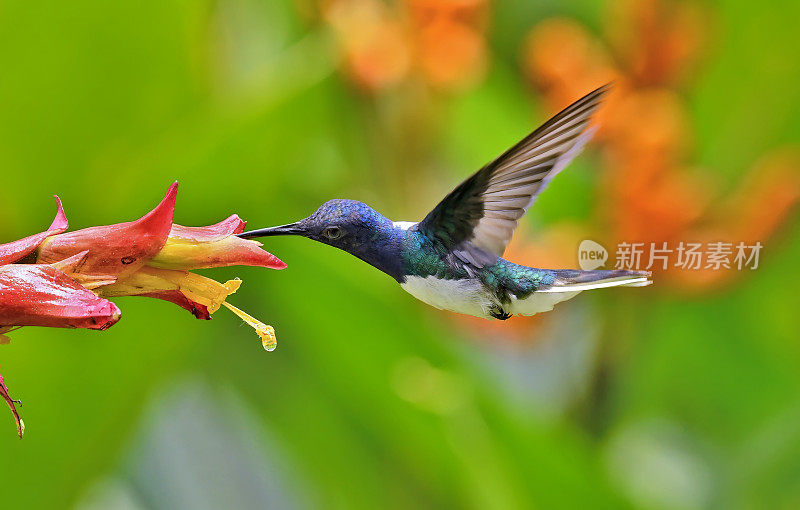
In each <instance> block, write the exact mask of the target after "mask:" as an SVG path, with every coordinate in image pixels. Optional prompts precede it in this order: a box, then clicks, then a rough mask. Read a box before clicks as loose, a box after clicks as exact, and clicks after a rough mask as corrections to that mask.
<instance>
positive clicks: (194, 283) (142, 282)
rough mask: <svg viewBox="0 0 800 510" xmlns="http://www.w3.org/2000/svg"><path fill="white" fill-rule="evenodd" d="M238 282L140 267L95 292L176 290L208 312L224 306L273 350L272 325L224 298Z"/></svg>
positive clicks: (125, 293) (105, 294) (108, 294)
mask: <svg viewBox="0 0 800 510" xmlns="http://www.w3.org/2000/svg"><path fill="white" fill-rule="evenodd" d="M241 284H242V281H241V280H240V279H238V278H236V279H234V280H228V281H227V282H225V283H219V282H218V281H216V280H212V279H211V278H207V277H205V276H202V275H199V274H195V273H190V272H189V271H180V270H176V269H160V268H155V267H149V266H144V267H142V268H141V269H139V270H138V271H136V272H135V273H133V274H132V275H130V276H129V277H127V278H125V279H123V280H121V281H117V282H115V283H113V284H111V285H106V286H103V287H100V288H98V289H96V290H95V292H96V293H97V294H98V295H99V296H101V297H105V298H111V297H119V296H141V295H152V294H156V293H161V292H169V291H178V292H180V293H181V294H183V295H184V296H185V297H186V298H187V299H189V300H190V301H191V302H193V303H198V304H200V305H203V306H205V307H206V308H208V313H209V314H213V313H214V312H216V311H217V310H219V308H220V306H222V305H224V306H225V307H226V308H228V309H229V310H231V311H232V312H233V313H235V314H236V315H238V316H239V317H240V318H241V319H242V320H243V321H244V322H245V323H247V324H248V325H249V326H251V327H252V328H253V329H254V330H255V331H256V333H257V334H258V336H259V337H260V338H261V344H262V345H263V346H264V349H266V350H268V351H273V350H275V347H277V340H276V338H275V330H274V329H273V328H272V326H268V325H266V324H264V323H262V322H261V321H259V320H257V319H255V318H253V317H252V316H250V315H248V314H247V313H245V312H243V311H242V310H240V309H238V308H236V307H235V306H233V305H231V304H230V303H227V302H226V301H225V300H226V299H227V298H228V296H230V295H231V294H233V293H235V292H236V291H237V290H239V286H240V285H241Z"/></svg>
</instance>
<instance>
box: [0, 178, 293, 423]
mask: <svg viewBox="0 0 800 510" xmlns="http://www.w3.org/2000/svg"><path fill="white" fill-rule="evenodd" d="M177 191H178V183H177V182H176V183H174V184H172V186H170V188H169V190H168V191H167V195H166V196H165V197H164V199H163V200H162V201H161V203H160V204H159V205H158V206H156V208H155V209H153V210H152V211H150V212H149V213H147V214H146V215H144V216H143V217H141V218H140V219H138V220H136V221H131V222H127V223H118V224H115V225H107V226H100V227H91V228H86V229H82V230H77V231H75V232H68V233H65V231H66V230H67V227H68V224H67V219H66V216H65V215H64V211H63V209H62V207H61V201H60V200H59V199H58V197H56V201H57V204H58V212H57V214H56V218H55V220H54V221H53V224H52V225H51V226H50V228H49V229H48V230H46V231H45V232H42V233H40V234H37V235H34V236H30V237H26V238H25V239H21V240H19V241H15V242H13V243H8V244H4V245H0V343H6V342H4V341H7V340H8V339H7V337H6V336H5V335H4V333H8V332H9V331H12V330H14V329H17V328H19V327H21V326H46V327H62V328H88V329H98V330H103V329H106V328H108V327H110V326H112V325H113V324H115V323H116V322H117V321H118V320H119V318H120V311H119V308H117V306H116V305H115V304H114V303H112V302H110V301H108V300H107V299H105V298H108V297H114V296H147V297H154V298H158V299H163V300H166V301H170V302H172V303H175V304H177V305H178V306H181V307H183V308H185V309H187V310H189V311H191V312H192V313H193V314H194V315H195V317H197V318H200V319H210V318H211V314H213V313H214V312H215V311H217V310H218V309H219V308H220V307H221V306H225V307H226V308H228V309H230V310H231V311H233V312H234V313H235V314H236V315H238V316H239V317H240V318H241V319H242V320H243V321H245V322H246V323H247V324H248V325H250V326H252V327H253V328H254V329H255V330H256V332H257V333H258V335H259V336H260V337H261V340H262V345H263V346H264V348H265V349H267V350H272V349H274V348H275V346H276V340H275V331H274V329H273V328H272V326H268V325H266V324H263V323H262V322H260V321H258V320H256V319H254V318H253V317H251V316H250V315H248V314H246V313H245V312H243V311H241V310H239V309H238V308H236V307H235V306H233V305H231V304H229V303H227V302H226V299H227V298H228V296H230V295H231V294H233V293H234V292H236V290H237V289H238V288H239V285H240V284H241V280H239V279H238V278H237V279H235V280H230V281H228V282H225V283H224V284H223V283H219V282H216V281H214V280H212V279H210V278H206V277H205V276H201V275H198V274H194V273H190V272H189V270H190V269H200V268H212V267H223V266H233V265H247V266H259V267H268V268H272V269H283V268H285V267H286V264H284V263H283V262H281V261H280V260H279V259H278V258H277V257H275V256H274V255H272V254H270V253H267V252H266V251H264V250H262V249H261V248H260V247H261V243H259V242H256V241H251V240H245V239H240V238H238V237H236V234H238V233H241V232H242V231H243V230H244V226H245V222H244V221H242V220H241V219H240V218H239V217H238V216H236V215H232V216H230V217H229V218H227V219H226V220H223V221H221V222H220V223H217V224H216V225H210V226H208V227H184V226H181V225H175V224H173V223H172V218H173V214H174V212H175V198H176V195H177ZM34 253H35V257H36V262H37V263H36V264H18V263H17V264H15V262H19V261H20V260H21V259H23V258H25V257H27V256H28V255H31V254H34ZM0 395H1V396H2V397H3V399H4V400H5V401H6V402H7V403H8V405H9V407H10V408H11V412H12V414H13V415H14V419H15V421H16V423H17V432H18V433H19V435H20V437H22V433H23V431H24V424H23V423H22V420H21V419H20V416H19V413H18V412H17V410H16V408H15V405H14V404H15V403H16V401H15V400H14V399H12V398H11V396H10V395H9V392H8V388H7V387H6V385H5V382H4V380H3V377H2V376H0Z"/></svg>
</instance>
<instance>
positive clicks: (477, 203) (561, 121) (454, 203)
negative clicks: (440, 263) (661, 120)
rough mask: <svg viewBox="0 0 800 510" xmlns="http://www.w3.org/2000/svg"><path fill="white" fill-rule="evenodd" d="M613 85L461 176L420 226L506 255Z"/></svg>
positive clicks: (448, 241) (451, 242)
mask: <svg viewBox="0 0 800 510" xmlns="http://www.w3.org/2000/svg"><path fill="white" fill-rule="evenodd" d="M609 88H610V84H609V85H604V86H602V87H600V88H598V89H596V90H594V91H592V92H590V93H589V94H587V95H586V96H584V97H582V98H581V99H579V100H578V101H576V102H574V103H573V104H571V105H570V106H568V107H567V108H565V109H564V110H562V111H561V112H559V113H558V114H556V115H555V116H554V117H552V118H551V119H550V120H548V121H547V122H545V123H544V124H543V125H542V126H541V127H539V128H538V129H536V130H535V131H534V132H532V133H531V134H529V135H528V136H526V137H525V138H523V139H522V140H521V141H520V142H519V143H517V144H516V145H514V146H513V147H511V148H510V149H508V150H507V151H506V152H504V153H503V154H502V155H500V157H498V158H497V159H495V160H494V161H492V162H491V163H489V164H488V165H486V166H485V167H483V168H482V169H480V170H479V171H478V172H476V173H475V174H474V175H472V176H471V177H470V178H469V179H467V180H466V181H464V182H462V183H461V184H460V185H459V186H458V187H456V189H454V190H453V191H452V192H451V193H450V194H449V195H447V196H446V197H445V198H444V200H442V201H441V202H440V203H439V204H438V205H437V206H436V207H435V208H434V209H433V211H431V212H430V214H428V216H426V217H425V219H424V220H422V221H421V222H420V224H419V228H420V229H422V230H423V231H425V232H426V233H428V234H429V235H432V236H433V237H435V238H436V239H438V240H439V241H441V242H442V243H444V245H445V246H446V247H448V248H450V249H453V248H455V247H456V246H457V245H459V244H460V243H463V242H465V241H466V242H469V243H471V244H472V245H474V246H476V247H478V248H480V249H482V250H485V251H487V252H489V253H494V254H496V255H498V256H499V255H502V254H503V252H504V251H505V247H506V245H507V244H508V242H509V240H510V239H511V236H512V235H513V233H514V230H515V229H516V227H517V223H518V221H519V219H520V218H521V217H522V215H524V214H525V212H526V211H527V210H528V208H529V207H530V206H531V204H532V203H533V201H534V200H535V199H536V196H537V195H538V194H539V193H541V192H542V190H543V189H544V188H545V187H546V186H547V184H548V182H549V181H550V180H551V179H552V178H553V177H554V176H555V175H556V174H557V173H558V172H559V171H561V170H562V169H563V168H564V167H565V166H566V165H567V164H568V163H569V162H570V161H571V160H572V159H573V158H574V157H575V156H577V155H578V153H579V152H580V150H581V149H582V148H583V146H584V145H585V144H586V142H587V141H588V140H589V138H591V135H592V133H593V132H594V130H593V129H588V130H587V127H588V126H589V124H590V123H591V120H592V116H593V115H594V113H595V112H596V111H597V109H598V107H599V106H600V103H601V102H602V99H603V97H604V96H605V95H606V93H607V92H608V90H609Z"/></svg>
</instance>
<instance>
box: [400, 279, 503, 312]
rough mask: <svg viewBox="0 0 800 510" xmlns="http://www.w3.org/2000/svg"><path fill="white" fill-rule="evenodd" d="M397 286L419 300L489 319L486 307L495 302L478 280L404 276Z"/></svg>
mask: <svg viewBox="0 0 800 510" xmlns="http://www.w3.org/2000/svg"><path fill="white" fill-rule="evenodd" d="M400 286H401V287H403V290H405V291H406V292H408V293H409V294H411V295H412V296H414V297H415V298H417V299H419V300H420V301H422V302H423V303H427V304H429V305H431V306H433V307H436V308H439V309H440V310H450V311H451V312H457V313H463V314H466V315H474V316H476V317H483V318H485V319H490V318H492V317H491V315H490V313H489V312H490V310H492V309H496V308H497V307H498V306H499V304H498V303H496V302H495V301H493V300H492V298H491V294H490V293H489V292H486V289H485V288H484V287H483V285H482V284H481V282H480V281H478V280H472V279H464V280H444V279H440V278H436V277H435V276H427V277H422V276H406V281H405V282H404V283H401V284H400Z"/></svg>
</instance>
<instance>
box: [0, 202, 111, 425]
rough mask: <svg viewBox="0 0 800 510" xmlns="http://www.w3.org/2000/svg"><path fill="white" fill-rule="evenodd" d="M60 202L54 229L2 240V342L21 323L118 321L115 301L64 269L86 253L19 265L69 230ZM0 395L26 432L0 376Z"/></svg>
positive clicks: (102, 324)
mask: <svg viewBox="0 0 800 510" xmlns="http://www.w3.org/2000/svg"><path fill="white" fill-rule="evenodd" d="M56 203H57V204H58V212H57V213H56V218H55V220H53V223H52V225H51V226H50V228H49V229H47V230H46V231H44V232H42V233H40V234H36V235H33V236H30V237H26V238H24V239H20V240H19V241H14V242H12V243H8V244H3V245H0V341H7V337H6V336H5V335H4V333H8V332H9V331H11V330H13V329H17V328H19V327H21V326H47V327H54V328H87V329H99V330H103V329H106V328H109V327H111V326H112V325H113V324H114V323H116V322H117V321H118V320H119V317H120V311H119V308H117V306H116V305H114V303H112V302H110V301H108V300H106V299H103V298H100V297H98V296H96V295H95V294H94V293H92V292H91V291H89V290H87V289H86V288H84V287H83V286H81V285H80V284H79V283H78V282H76V281H75V280H73V279H72V278H70V277H69V276H68V275H67V273H66V272H65V271H71V270H72V269H73V268H74V267H75V266H76V265H78V264H81V263H82V262H83V261H84V260H85V258H86V257H87V253H85V252H84V253H80V254H77V256H76V257H72V258H71V259H68V260H64V261H61V262H59V263H57V264H54V265H31V264H14V262H17V261H18V260H20V259H22V258H24V257H26V256H28V255H29V254H30V253H32V252H33V251H34V250H35V249H36V248H37V247H38V246H39V245H40V244H41V243H42V242H43V241H44V240H46V239H47V238H48V237H50V236H52V235H54V234H58V233H60V232H63V231H64V230H66V229H67V226H68V224H67V218H66V216H65V215H64V210H63V209H62V207H61V201H60V200H59V199H58V197H56ZM0 343H5V342H0ZM0 395H2V397H3V399H5V401H6V403H8V405H9V407H10V408H11V413H12V414H13V415H14V420H15V421H16V423H17V433H18V434H19V436H20V437H22V433H23V432H24V430H25V426H24V424H23V422H22V420H21V419H20V416H19V413H18V412H17V410H16V408H15V406H14V404H15V402H16V401H15V400H14V399H12V398H11V396H10V395H9V393H8V388H7V387H6V385H5V382H4V380H3V377H2V376H1V375H0Z"/></svg>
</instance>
